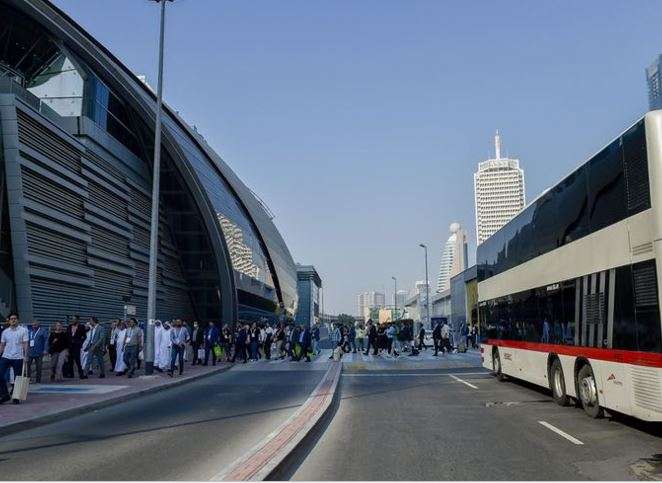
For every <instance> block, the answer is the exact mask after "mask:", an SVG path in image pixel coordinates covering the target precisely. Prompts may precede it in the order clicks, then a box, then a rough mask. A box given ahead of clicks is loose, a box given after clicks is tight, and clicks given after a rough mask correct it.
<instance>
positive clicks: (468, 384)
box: [449, 374, 478, 389]
mask: <svg viewBox="0 0 662 483" xmlns="http://www.w3.org/2000/svg"><path fill="white" fill-rule="evenodd" d="M449 376H451V377H452V378H453V379H455V380H456V381H457V382H461V383H462V384H466V385H467V386H469V387H471V388H473V389H478V386H474V385H473V384H471V383H470V382H467V381H465V380H464V379H460V378H459V377H457V376H454V375H453V374H449Z"/></svg>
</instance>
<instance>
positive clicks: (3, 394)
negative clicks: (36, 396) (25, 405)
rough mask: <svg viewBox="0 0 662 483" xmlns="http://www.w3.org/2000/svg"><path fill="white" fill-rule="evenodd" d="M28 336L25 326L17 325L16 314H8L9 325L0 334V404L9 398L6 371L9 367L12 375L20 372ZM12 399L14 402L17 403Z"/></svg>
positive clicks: (17, 402) (26, 350)
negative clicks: (12, 372)
mask: <svg viewBox="0 0 662 483" xmlns="http://www.w3.org/2000/svg"><path fill="white" fill-rule="evenodd" d="M29 340H30V337H29V335H28V331H27V330H26V329H25V327H21V326H19V321H18V314H16V313H11V314H9V327H8V328H6V329H5V330H3V331H2V335H0V404H3V403H6V402H7V401H9V400H10V399H11V396H10V395H9V390H8V389H7V373H8V372H9V369H10V368H11V369H12V370H13V371H14V377H16V376H18V375H20V374H22V371H23V362H24V360H25V357H27V355H28V342H29ZM19 402H20V401H19V400H18V399H14V404H19Z"/></svg>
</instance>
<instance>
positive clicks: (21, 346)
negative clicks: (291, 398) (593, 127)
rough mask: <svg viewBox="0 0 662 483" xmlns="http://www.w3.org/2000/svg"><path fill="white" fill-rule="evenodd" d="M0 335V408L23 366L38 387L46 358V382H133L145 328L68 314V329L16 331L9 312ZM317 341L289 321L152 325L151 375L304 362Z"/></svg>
mask: <svg viewBox="0 0 662 483" xmlns="http://www.w3.org/2000/svg"><path fill="white" fill-rule="evenodd" d="M0 331H1V335H0V340H1V341H0V404H2V403H4V402H7V401H9V400H10V399H11V398H10V395H9V394H10V393H9V391H8V388H7V386H8V384H9V383H10V382H11V381H13V378H14V377H15V376H18V375H21V374H23V373H24V368H25V372H26V373H27V374H26V375H27V377H29V378H31V379H32V380H34V382H36V383H41V382H42V377H43V376H42V373H43V372H44V371H43V369H44V367H43V363H44V357H46V356H49V358H50V369H49V370H48V371H47V372H46V373H47V374H49V376H50V377H49V380H50V382H63V381H65V380H67V379H73V378H75V377H76V376H77V377H78V378H79V379H87V378H88V377H90V376H96V377H98V378H105V377H106V375H107V373H111V374H115V375H116V376H126V377H127V378H132V377H134V376H135V375H136V371H137V370H140V368H141V366H142V364H143V360H144V345H145V327H144V325H143V324H139V323H138V321H137V320H136V319H135V318H129V319H127V320H121V319H117V320H113V321H111V322H110V323H107V324H101V323H99V320H98V319H97V318H96V317H94V316H92V317H89V318H88V319H86V321H85V322H84V323H83V322H82V321H81V320H80V317H79V316H77V315H74V316H72V317H70V319H69V323H68V324H66V325H65V324H64V323H63V322H62V321H56V322H55V323H54V324H53V325H52V326H51V327H50V328H49V327H44V326H42V325H41V324H40V323H39V322H38V321H36V320H35V321H32V323H30V324H29V325H23V324H21V322H20V320H19V318H18V314H14V313H13V314H10V316H9V317H7V319H6V320H5V323H4V324H3V325H0ZM319 340H320V332H319V327H318V326H315V327H312V328H311V327H305V326H303V325H296V324H294V323H281V324H276V325H271V324H268V323H266V322H265V323H252V324H243V323H237V324H235V325H234V327H232V326H231V325H228V324H226V325H217V324H215V323H214V322H209V323H207V324H205V325H204V326H202V325H201V324H199V323H198V322H197V321H194V322H192V323H185V322H184V321H182V320H181V319H175V320H172V321H163V322H162V321H160V320H157V321H156V322H155V330H154V369H155V370H156V371H157V372H161V373H166V374H167V375H169V376H170V377H174V376H175V375H176V374H179V375H182V374H183V372H184V367H185V363H186V362H188V361H190V363H191V365H193V366H195V365H202V366H207V365H209V364H210V363H211V364H212V365H214V366H215V365H216V364H217V363H218V362H235V361H240V362H244V363H248V362H251V361H257V360H260V359H267V360H269V359H272V358H278V359H286V358H289V359H290V360H293V361H303V360H305V361H311V358H312V357H314V356H315V355H318V354H319V352H320V350H319ZM19 402H20V401H18V400H14V403H16V404H18V403H19Z"/></svg>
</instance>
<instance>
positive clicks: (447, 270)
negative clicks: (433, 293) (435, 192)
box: [437, 223, 468, 292]
mask: <svg viewBox="0 0 662 483" xmlns="http://www.w3.org/2000/svg"><path fill="white" fill-rule="evenodd" d="M450 232H451V235H450V236H449V237H448V240H446V243H445V244H444V247H443V249H442V252H441V263H440V266H439V276H438V277H437V292H441V291H443V290H446V289H447V288H449V287H450V281H451V277H453V276H455V275H457V274H458V273H460V272H461V271H462V270H464V269H465V268H467V257H468V250H467V232H466V231H465V230H463V229H462V228H461V227H460V224H459V223H451V226H450Z"/></svg>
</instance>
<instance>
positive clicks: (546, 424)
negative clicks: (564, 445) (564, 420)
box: [538, 421, 584, 445]
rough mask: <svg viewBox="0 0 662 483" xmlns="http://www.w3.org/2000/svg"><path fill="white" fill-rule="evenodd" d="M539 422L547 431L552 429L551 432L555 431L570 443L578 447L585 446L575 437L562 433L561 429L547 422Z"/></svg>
mask: <svg viewBox="0 0 662 483" xmlns="http://www.w3.org/2000/svg"><path fill="white" fill-rule="evenodd" d="M538 422H539V423H540V424H542V425H543V426H545V427H546V428H547V429H550V430H552V431H554V432H555V433H556V434H558V435H561V436H563V437H564V438H565V439H567V440H568V441H570V442H571V443H573V444H577V445H579V444H584V443H582V442H581V441H579V440H578V439H577V438H575V437H574V436H570V435H569V434H568V433H566V432H564V431H561V430H560V429H559V428H557V427H556V426H553V425H551V424H549V423H548V422H547V421H538Z"/></svg>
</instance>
